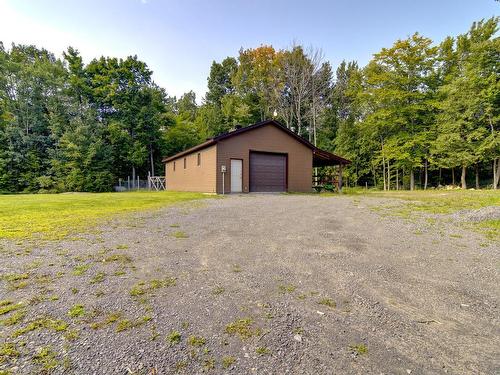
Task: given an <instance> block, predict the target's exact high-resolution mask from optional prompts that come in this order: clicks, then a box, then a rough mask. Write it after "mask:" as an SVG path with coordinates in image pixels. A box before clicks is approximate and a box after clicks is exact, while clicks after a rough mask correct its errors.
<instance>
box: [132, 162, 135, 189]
mask: <svg viewBox="0 0 500 375" xmlns="http://www.w3.org/2000/svg"><path fill="white" fill-rule="evenodd" d="M134 188H135V167H132V189H134Z"/></svg>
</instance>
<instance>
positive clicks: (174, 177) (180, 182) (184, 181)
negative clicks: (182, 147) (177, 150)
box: [165, 145, 217, 193]
mask: <svg viewBox="0 0 500 375" xmlns="http://www.w3.org/2000/svg"><path fill="white" fill-rule="evenodd" d="M198 153H199V154H200V165H198ZM184 158H185V159H186V168H184ZM174 162H175V164H176V165H175V171H174ZM216 170H217V145H214V146H211V147H208V148H205V149H202V150H198V151H195V152H192V153H191V154H187V155H184V156H181V157H179V158H177V159H174V160H171V161H169V162H167V163H165V179H166V183H167V190H174V191H197V192H203V193H215V192H216V179H217V173H216Z"/></svg>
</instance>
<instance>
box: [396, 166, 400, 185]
mask: <svg viewBox="0 0 500 375" xmlns="http://www.w3.org/2000/svg"><path fill="white" fill-rule="evenodd" d="M396 190H399V168H396Z"/></svg>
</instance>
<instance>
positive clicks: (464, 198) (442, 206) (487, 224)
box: [345, 188, 500, 240]
mask: <svg viewBox="0 0 500 375" xmlns="http://www.w3.org/2000/svg"><path fill="white" fill-rule="evenodd" d="M345 194H347V195H353V196H359V195H364V196H368V197H377V198H378V197H381V198H396V199H401V200H403V201H404V202H405V204H404V205H403V206H400V205H398V206H393V207H380V208H381V209H385V210H386V211H388V212H390V213H391V214H393V215H396V216H399V217H402V218H405V219H410V218H411V217H412V216H414V214H415V212H425V213H430V214H450V213H453V212H456V211H460V210H475V209H480V208H483V207H487V206H500V190H459V189H456V190H416V191H405V190H398V191H380V190H368V191H366V190H365V189H359V188H357V189H346V191H345ZM372 209H373V208H372ZM469 227H470V228H472V229H473V230H475V231H477V232H480V233H483V234H484V235H485V236H486V237H488V238H489V239H491V240H498V239H500V220H498V219H491V220H483V221H479V222H474V223H469Z"/></svg>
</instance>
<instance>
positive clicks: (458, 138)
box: [0, 17, 500, 192]
mask: <svg viewBox="0 0 500 375" xmlns="http://www.w3.org/2000/svg"><path fill="white" fill-rule="evenodd" d="M499 20H500V18H498V17H494V18H491V19H488V20H482V21H479V22H476V23H474V24H473V25H472V26H471V28H470V30H469V31H467V32H464V33H463V34H461V35H458V36H450V37H447V38H446V39H445V40H443V41H441V42H439V43H435V42H434V41H432V40H430V39H429V38H426V37H424V36H422V35H420V34H418V33H415V34H414V35H412V36H410V37H408V38H407V39H403V40H397V41H396V42H395V43H394V44H393V45H392V46H390V47H387V48H383V49H382V50H381V51H380V52H378V53H376V54H374V56H373V58H372V60H371V61H370V62H369V63H368V64H367V65H366V66H364V67H360V66H359V65H358V64H357V63H356V62H355V61H352V62H342V63H341V64H340V66H338V67H337V68H336V70H334V69H333V68H332V66H331V64H330V63H329V62H328V61H325V59H324V58H323V55H322V53H321V51H320V50H317V49H314V48H305V47H304V46H301V45H293V46H291V47H290V48H287V49H283V50H276V49H275V48H273V47H272V46H268V45H262V46H259V47H257V48H251V49H241V50H240V51H239V54H238V56H236V57H227V58H225V59H224V60H223V61H221V62H215V61H214V62H213V64H212V66H211V68H210V74H209V77H208V91H207V93H206V95H205V97H204V98H203V99H202V103H201V104H200V105H198V104H197V101H196V97H195V94H194V92H188V93H186V94H184V95H183V96H181V97H180V98H176V97H172V96H169V95H168V94H167V92H166V91H165V89H163V88H161V87H159V86H158V85H156V84H155V83H154V81H153V79H152V71H151V70H150V69H149V68H148V66H147V65H146V63H144V62H142V61H140V60H138V59H137V57H128V58H126V59H118V58H113V57H101V58H99V59H94V60H92V61H91V62H90V63H88V64H84V63H83V61H82V58H81V56H80V54H79V53H78V51H77V50H76V49H74V48H71V47H70V48H68V50H67V51H66V52H65V53H64V56H63V58H61V59H60V58H56V57H55V55H54V54H53V53H51V52H49V51H47V50H44V49H39V48H36V47H34V46H27V45H12V46H11V47H10V49H6V48H5V47H4V46H3V44H1V43H0V192H63V191H109V190H111V189H112V187H113V185H115V184H116V182H117V180H118V179H119V178H127V176H135V175H140V176H146V175H147V174H148V172H149V173H151V174H152V175H162V174H163V166H162V162H161V160H162V158H163V157H164V156H167V155H173V154H175V153H177V152H179V151H182V150H184V149H186V148H189V147H191V146H194V145H196V144H198V143H200V142H202V141H204V140H205V139H206V138H208V137H212V136H215V135H218V134H220V133H223V132H227V131H229V130H231V129H232V128H234V126H235V125H236V124H243V125H248V124H252V123H255V122H258V121H261V120H264V119H269V118H274V119H277V120H278V121H280V122H281V123H283V125H285V126H287V127H288V128H290V129H291V130H293V131H295V132H297V133H298V134H299V135H300V136H302V137H304V138H306V139H308V140H309V141H310V142H312V143H313V144H315V145H317V146H318V147H320V148H323V149H326V150H329V151H331V152H334V153H336V154H339V155H341V156H343V157H345V158H347V159H350V160H352V164H350V165H349V166H348V167H347V168H346V169H345V171H344V173H345V176H346V179H347V183H348V184H349V185H350V186H356V185H362V186H365V184H367V185H369V186H376V187H379V188H383V189H384V190H389V189H396V188H397V189H403V188H404V189H415V188H423V189H425V188H429V187H436V186H439V185H445V184H453V185H458V184H460V185H461V186H462V187H463V188H465V187H467V184H469V185H470V184H471V183H472V185H473V186H474V187H476V188H479V187H493V188H497V186H498V180H499V177H500V137H499V135H498V131H499V125H500V79H499V78H500V38H499V37H498V36H497V32H498V23H499Z"/></svg>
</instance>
